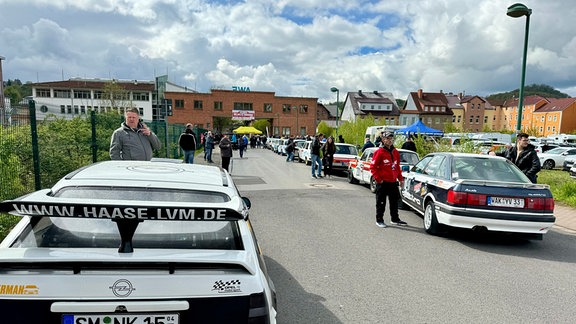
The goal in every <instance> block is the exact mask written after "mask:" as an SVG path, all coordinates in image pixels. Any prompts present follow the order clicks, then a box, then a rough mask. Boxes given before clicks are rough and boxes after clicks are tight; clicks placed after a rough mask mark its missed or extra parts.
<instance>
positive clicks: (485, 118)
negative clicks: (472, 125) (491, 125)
mask: <svg viewBox="0 0 576 324" xmlns="http://www.w3.org/2000/svg"><path fill="white" fill-rule="evenodd" d="M484 123H485V124H488V116H484Z"/></svg>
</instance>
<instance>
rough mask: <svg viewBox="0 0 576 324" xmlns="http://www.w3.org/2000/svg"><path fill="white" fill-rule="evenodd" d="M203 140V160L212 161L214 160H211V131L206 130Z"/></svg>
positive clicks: (212, 136) (212, 139)
mask: <svg viewBox="0 0 576 324" xmlns="http://www.w3.org/2000/svg"><path fill="white" fill-rule="evenodd" d="M205 141H206V144H205V145H204V157H205V160H206V161H208V163H214V161H212V150H213V149H214V135H212V132H211V131H208V133H207V134H206V136H205Z"/></svg>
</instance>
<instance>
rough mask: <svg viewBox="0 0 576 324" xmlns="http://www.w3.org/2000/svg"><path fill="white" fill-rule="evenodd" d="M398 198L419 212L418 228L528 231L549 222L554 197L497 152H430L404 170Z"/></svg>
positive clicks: (544, 228) (538, 232)
mask: <svg viewBox="0 0 576 324" xmlns="http://www.w3.org/2000/svg"><path fill="white" fill-rule="evenodd" d="M401 194H402V201H403V202H404V203H405V204H406V205H407V206H409V207H410V208H412V209H413V210H415V211H416V212H418V213H419V214H421V215H423V217H424V229H425V230H426V232H428V233H430V234H437V233H438V232H439V231H440V230H441V229H442V227H459V228H467V229H473V230H489V231H497V232H512V233H523V234H529V235H530V236H531V237H532V238H536V239H541V238H542V235H543V234H545V233H546V232H548V230H549V229H550V228H551V227H552V226H553V225H554V222H555V220H556V218H555V217H554V214H553V211H554V199H553V198H552V193H551V192H550V188H549V186H548V185H545V184H533V183H531V182H530V180H529V179H528V178H527V177H526V176H525V175H524V173H522V171H520V170H519V169H518V168H517V167H516V166H515V165H514V164H513V163H511V162H510V161H508V160H506V159H504V158H502V157H497V156H490V155H478V154H465V153H447V152H441V153H431V154H428V155H426V156H425V157H424V158H423V159H422V160H420V162H418V163H417V164H416V165H415V166H414V167H413V168H412V169H411V170H410V171H409V172H408V173H405V181H404V187H403V188H402V193H401Z"/></svg>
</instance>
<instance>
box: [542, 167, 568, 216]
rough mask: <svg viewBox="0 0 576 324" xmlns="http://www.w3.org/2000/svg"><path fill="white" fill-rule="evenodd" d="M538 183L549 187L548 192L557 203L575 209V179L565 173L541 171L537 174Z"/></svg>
mask: <svg viewBox="0 0 576 324" xmlns="http://www.w3.org/2000/svg"><path fill="white" fill-rule="evenodd" d="M538 183H545V184H548V185H550V191H552V196H554V200H555V201H556V202H557V203H560V204H562V205H566V206H570V207H576V179H572V178H570V175H569V174H568V172H566V171H561V170H542V171H540V172H538Z"/></svg>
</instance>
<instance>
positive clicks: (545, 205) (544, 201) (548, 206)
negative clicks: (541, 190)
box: [524, 198, 554, 211]
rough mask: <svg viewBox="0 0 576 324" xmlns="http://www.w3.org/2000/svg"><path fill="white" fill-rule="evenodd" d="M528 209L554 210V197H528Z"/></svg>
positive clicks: (526, 205)
mask: <svg viewBox="0 0 576 324" xmlns="http://www.w3.org/2000/svg"><path fill="white" fill-rule="evenodd" d="M524 206H525V207H526V209H533V210H545V211H554V198H526V204H525V205H524Z"/></svg>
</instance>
